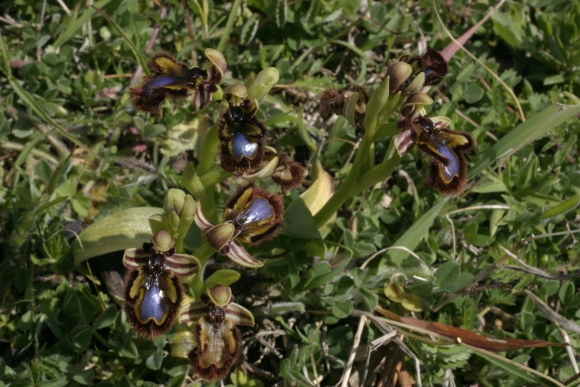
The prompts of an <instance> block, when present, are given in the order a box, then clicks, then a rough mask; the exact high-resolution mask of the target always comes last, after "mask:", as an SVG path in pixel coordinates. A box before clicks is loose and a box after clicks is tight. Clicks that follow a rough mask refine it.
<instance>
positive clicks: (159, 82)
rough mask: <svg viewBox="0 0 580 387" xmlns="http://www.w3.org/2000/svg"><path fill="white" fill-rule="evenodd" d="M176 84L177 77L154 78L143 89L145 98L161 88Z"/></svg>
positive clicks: (161, 76) (163, 76)
mask: <svg viewBox="0 0 580 387" xmlns="http://www.w3.org/2000/svg"><path fill="white" fill-rule="evenodd" d="M175 83H176V80H175V77H169V76H165V75H160V76H158V77H155V78H153V79H152V80H150V81H149V82H148V83H147V84H146V85H145V87H143V94H142V96H143V97H144V98H148V97H149V96H150V94H151V93H152V92H153V91H154V90H155V89H157V88H159V87H167V86H172V85H174V84H175Z"/></svg>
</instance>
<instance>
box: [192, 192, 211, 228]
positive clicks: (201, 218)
mask: <svg viewBox="0 0 580 387" xmlns="http://www.w3.org/2000/svg"><path fill="white" fill-rule="evenodd" d="M195 224H196V225H197V227H199V229H200V230H201V231H202V232H203V231H207V230H208V229H210V228H212V227H213V224H212V223H211V222H210V221H209V220H207V218H206V217H205V215H204V214H203V210H202V209H201V202H200V201H199V200H198V201H197V205H196V206H195Z"/></svg>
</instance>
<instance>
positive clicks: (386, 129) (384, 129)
mask: <svg viewBox="0 0 580 387" xmlns="http://www.w3.org/2000/svg"><path fill="white" fill-rule="evenodd" d="M400 131H401V129H399V128H397V123H396V122H389V123H387V124H382V125H380V126H379V128H378V129H377V133H376V134H375V138H381V137H387V136H394V135H396V134H399V132H400Z"/></svg>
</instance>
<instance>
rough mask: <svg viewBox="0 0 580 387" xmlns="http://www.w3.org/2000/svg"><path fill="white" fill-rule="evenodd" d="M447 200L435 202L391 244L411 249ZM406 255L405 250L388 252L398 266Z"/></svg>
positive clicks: (427, 229)
mask: <svg viewBox="0 0 580 387" xmlns="http://www.w3.org/2000/svg"><path fill="white" fill-rule="evenodd" d="M448 200H449V197H445V198H443V199H441V200H440V201H439V202H438V203H436V204H435V205H434V206H433V207H432V208H431V209H430V210H429V211H427V212H426V213H425V214H424V215H423V216H421V218H419V219H417V221H415V223H414V224H413V225H412V226H411V228H409V229H408V230H407V231H406V232H405V233H404V234H403V235H401V237H400V238H399V239H397V241H396V242H395V243H394V244H393V246H401V247H406V248H408V249H409V250H411V251H413V250H414V249H415V247H417V245H418V244H419V242H420V241H421V239H422V238H423V237H424V236H425V235H426V234H427V232H429V228H431V225H432V224H433V222H434V221H435V219H436V218H437V217H438V216H439V212H440V211H441V209H442V208H443V207H444V206H445V204H447V201H448ZM408 255H409V253H408V252H407V251H405V250H392V251H390V252H389V254H388V256H389V257H390V259H391V261H392V262H393V263H394V264H395V265H397V266H400V265H401V263H402V262H403V260H404V259H405V258H406V257H407V256H408Z"/></svg>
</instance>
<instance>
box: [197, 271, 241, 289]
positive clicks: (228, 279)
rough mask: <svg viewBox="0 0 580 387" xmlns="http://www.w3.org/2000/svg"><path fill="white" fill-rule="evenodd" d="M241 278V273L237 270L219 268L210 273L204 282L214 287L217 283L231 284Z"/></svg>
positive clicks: (207, 286) (208, 286)
mask: <svg viewBox="0 0 580 387" xmlns="http://www.w3.org/2000/svg"><path fill="white" fill-rule="evenodd" d="M239 279H240V273H238V272H237V271H235V270H228V269H222V270H217V271H216V272H215V273H213V274H212V275H210V276H209V277H208V278H207V279H206V280H205V281H203V284H204V285H205V287H206V288H213V287H214V286H216V285H222V286H230V285H231V284H233V283H234V282H236V281H237V280H239Z"/></svg>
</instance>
